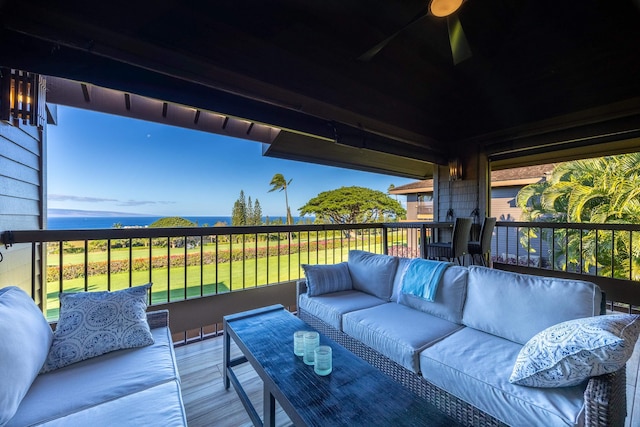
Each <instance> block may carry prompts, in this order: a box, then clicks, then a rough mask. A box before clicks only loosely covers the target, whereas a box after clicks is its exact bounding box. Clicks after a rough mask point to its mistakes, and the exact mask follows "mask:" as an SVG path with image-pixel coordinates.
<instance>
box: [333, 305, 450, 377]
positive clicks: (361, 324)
mask: <svg viewBox="0 0 640 427" xmlns="http://www.w3.org/2000/svg"><path fill="white" fill-rule="evenodd" d="M427 325H428V326H427ZM461 327H462V326H461V325H457V324H455V323H452V322H448V321H446V320H443V319H440V318H438V317H434V316H431V315H430V314H426V313H423V312H421V311H418V310H414V309H412V308H409V307H407V306H404V305H400V304H396V303H389V304H383V305H379V306H376V307H371V308H367V309H363V310H358V311H352V312H350V313H346V314H345V315H344V316H343V317H342V329H343V331H344V332H345V333H346V334H348V335H350V336H352V337H353V338H355V339H357V340H359V341H361V342H362V343H364V344H366V345H368V346H369V347H371V348H373V349H374V350H376V351H378V352H379V353H381V354H383V355H385V356H387V357H388V358H389V359H391V360H393V361H395V362H396V363H398V364H400V365H402V366H404V367H405V368H407V369H409V370H410V371H413V372H418V370H419V367H420V366H419V361H418V354H419V353H420V351H422V350H423V349H424V348H426V347H428V346H430V345H432V344H434V343H436V342H438V341H440V340H441V339H443V338H444V337H446V336H447V335H449V334H451V333H453V332H455V331H457V330H458V329H460V328H461Z"/></svg>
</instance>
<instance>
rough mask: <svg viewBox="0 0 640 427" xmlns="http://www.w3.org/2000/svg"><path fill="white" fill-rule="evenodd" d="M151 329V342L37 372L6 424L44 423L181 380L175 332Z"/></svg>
mask: <svg viewBox="0 0 640 427" xmlns="http://www.w3.org/2000/svg"><path fill="white" fill-rule="evenodd" d="M151 333H152V334H153V339H154V344H153V345H150V346H146V347H140V348H133V349H127V350H119V351H113V352H110V353H107V354H104V355H102V356H100V357H94V358H92V359H88V360H84V361H82V362H78V363H74V364H72V365H69V366H67V367H64V368H61V369H56V370H54V371H51V372H49V373H46V374H40V375H38V377H37V378H36V379H35V381H34V382H33V385H32V386H31V388H30V389H29V392H28V393H27V395H26V396H25V397H24V399H23V400H22V403H21V404H20V407H19V408H18V411H17V412H16V414H15V416H14V417H13V418H12V419H11V420H10V421H9V423H8V424H7V427H14V426H16V427H17V426H25V425H33V424H39V423H43V422H45V421H47V420H52V419H56V418H60V417H64V416H67V415H69V414H72V413H75V412H78V411H82V410H85V409H87V408H91V407H93V406H95V405H97V404H99V403H101V402H107V401H110V400H115V399H119V398H121V397H123V396H127V395H129V394H131V393H137V392H139V391H141V390H145V389H147V388H150V387H154V386H156V385H158V384H162V383H165V382H168V381H174V380H179V374H178V370H177V365H176V360H175V354H174V352H173V342H172V341H171V331H170V330H169V328H167V327H162V328H155V329H152V330H151ZM145 412H146V409H145Z"/></svg>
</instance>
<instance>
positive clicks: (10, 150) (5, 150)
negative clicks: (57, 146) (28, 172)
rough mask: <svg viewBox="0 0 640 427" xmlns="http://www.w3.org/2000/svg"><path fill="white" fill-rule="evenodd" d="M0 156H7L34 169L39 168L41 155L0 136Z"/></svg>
mask: <svg viewBox="0 0 640 427" xmlns="http://www.w3.org/2000/svg"><path fill="white" fill-rule="evenodd" d="M0 157H6V158H7V159H11V160H13V161H15V162H17V163H20V164H23V165H26V166H28V167H30V168H32V169H39V156H38V153H34V152H33V151H31V150H27V149H26V148H24V147H23V146H21V145H20V144H17V143H15V142H14V141H11V140H9V139H7V138H4V137H2V136H0Z"/></svg>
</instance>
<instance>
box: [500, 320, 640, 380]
mask: <svg viewBox="0 0 640 427" xmlns="http://www.w3.org/2000/svg"><path fill="white" fill-rule="evenodd" d="M639 319H640V316H637V315H631V314H612V315H607V316H595V317H585V318H582V319H576V320H570V321H567V322H562V323H558V324H557V325H554V326H551V327H549V328H547V329H545V330H544V331H542V332H540V333H538V334H537V335H535V336H534V337H533V338H531V339H530V340H529V342H527V343H526V344H525V345H524V347H522V349H521V350H520V354H518V358H517V360H516V364H515V366H514V368H513V372H512V373H511V378H509V381H510V382H512V383H514V384H518V385H525V386H531V387H570V386H574V385H578V384H580V383H582V382H583V381H585V380H586V379H588V378H589V377H593V376H597V375H603V374H608V373H611V372H615V371H617V370H618V369H620V368H621V367H622V366H624V364H625V363H627V360H629V358H630V357H631V354H632V353H633V349H634V346H635V344H636V341H637V340H638V334H639V333H640V320H639Z"/></svg>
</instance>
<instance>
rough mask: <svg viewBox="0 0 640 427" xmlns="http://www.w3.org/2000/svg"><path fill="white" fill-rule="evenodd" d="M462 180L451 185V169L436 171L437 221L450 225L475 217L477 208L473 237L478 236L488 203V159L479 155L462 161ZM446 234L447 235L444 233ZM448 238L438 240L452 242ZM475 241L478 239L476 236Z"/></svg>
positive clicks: (435, 200)
mask: <svg viewBox="0 0 640 427" xmlns="http://www.w3.org/2000/svg"><path fill="white" fill-rule="evenodd" d="M463 165H465V166H464V167H463V170H464V173H463V179H461V180H457V181H449V171H448V167H445V166H440V167H439V168H438V171H437V179H435V180H434V181H435V182H436V189H435V191H434V221H451V220H453V219H455V218H458V217H474V210H475V209H476V208H478V215H477V216H476V217H475V220H476V222H477V224H476V226H475V227H474V229H473V233H476V234H477V233H479V226H480V222H481V218H484V217H485V215H486V213H485V212H486V208H487V206H486V201H487V196H486V194H487V189H486V188H487V179H486V176H487V173H486V171H487V169H488V164H487V162H486V157H485V156H482V155H479V157H473V158H471V159H466V160H464V161H463ZM449 209H451V210H453V218H452V217H447V212H448V211H449ZM443 233H444V232H443ZM450 234H451V233H450V232H448V235H444V234H443V235H441V236H438V238H437V239H438V240H439V241H450V239H451V236H450ZM473 237H474V238H477V236H475V234H474V235H473Z"/></svg>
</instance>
